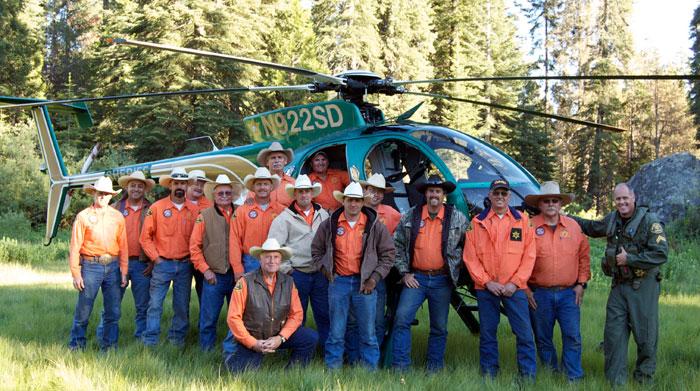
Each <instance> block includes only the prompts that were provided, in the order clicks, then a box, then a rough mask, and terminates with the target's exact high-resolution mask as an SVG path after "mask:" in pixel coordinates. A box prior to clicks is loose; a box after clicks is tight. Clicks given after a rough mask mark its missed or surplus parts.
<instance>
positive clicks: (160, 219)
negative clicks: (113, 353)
mask: <svg viewBox="0 0 700 391" xmlns="http://www.w3.org/2000/svg"><path fill="white" fill-rule="evenodd" d="M187 180H188V175H187V173H186V172H185V170H184V169H183V168H181V167H176V168H175V169H173V171H172V173H170V175H163V176H161V177H160V178H159V179H158V183H159V184H160V185H161V186H163V187H167V188H169V189H170V196H169V197H166V198H163V199H162V200H158V201H156V202H154V203H153V205H151V208H150V209H149V210H148V213H147V214H146V219H145V220H144V222H143V230H142V231H141V236H140V238H139V241H140V242H141V247H142V248H143V251H144V252H145V253H146V255H147V256H148V258H150V259H151V260H152V261H153V263H154V264H155V266H154V267H153V273H152V277H151V289H150V294H151V300H150V301H149V303H148V314H147V319H146V333H145V334H144V338H143V344H144V345H145V346H151V347H152V346H155V345H156V344H157V343H158V339H159V337H160V320H161V315H162V314H163V301H165V295H166V294H167V293H168V289H169V288H170V282H171V281H172V283H173V322H172V326H171V327H170V330H169V331H168V341H170V343H172V344H173V345H176V346H182V345H183V344H184V343H185V337H186V336H187V330H188V329H189V327H190V293H191V288H192V262H190V246H189V243H190V235H192V229H193V228H194V222H195V220H196V219H197V214H198V213H199V210H198V208H197V205H195V204H193V203H192V202H190V201H188V200H187V199H186V198H185V192H186V189H187Z"/></svg>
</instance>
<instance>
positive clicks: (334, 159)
mask: <svg viewBox="0 0 700 391" xmlns="http://www.w3.org/2000/svg"><path fill="white" fill-rule="evenodd" d="M319 151H323V152H325V153H326V156H328V168H334V169H336V170H341V171H347V170H348V164H347V159H346V156H345V144H341V145H334V146H332V147H327V148H321V149H319V150H316V151H314V152H312V153H311V154H310V155H309V157H308V158H307V159H306V161H305V162H304V164H303V165H302V167H301V170H299V173H300V174H306V175H309V174H310V173H312V172H313V169H312V168H311V156H313V155H314V154H316V152H319Z"/></svg>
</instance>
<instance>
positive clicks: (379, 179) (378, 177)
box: [360, 174, 396, 193]
mask: <svg viewBox="0 0 700 391" xmlns="http://www.w3.org/2000/svg"><path fill="white" fill-rule="evenodd" d="M360 184H361V185H362V186H372V187H376V188H377V189H382V190H384V192H385V193H391V192H392V191H394V190H396V189H394V188H393V187H391V186H389V187H387V186H386V179H384V175H382V174H372V176H371V177H369V178H367V180H366V181H360Z"/></svg>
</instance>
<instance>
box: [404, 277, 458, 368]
mask: <svg viewBox="0 0 700 391" xmlns="http://www.w3.org/2000/svg"><path fill="white" fill-rule="evenodd" d="M414 277H415V279H416V280H417V281H418V284H420V285H419V286H418V288H415V289H412V288H408V287H404V288H403V290H402V291H401V298H400V299H399V305H398V307H397V308H396V317H395V318H394V337H393V348H392V350H391V353H392V355H393V356H394V362H393V367H394V368H399V369H408V368H409V367H410V366H411V322H412V321H413V319H415V318H416V312H418V308H420V306H421V305H423V302H424V301H425V300H426V299H427V300H428V311H429V313H430V337H429V338H428V352H427V367H428V369H429V370H438V369H442V368H443V367H444V364H443V361H442V358H443V356H444V355H445V345H447V316H448V315H449V313H450V297H451V295H452V282H451V281H450V277H448V276H444V275H443V276H428V275H425V274H420V273H416V274H414Z"/></svg>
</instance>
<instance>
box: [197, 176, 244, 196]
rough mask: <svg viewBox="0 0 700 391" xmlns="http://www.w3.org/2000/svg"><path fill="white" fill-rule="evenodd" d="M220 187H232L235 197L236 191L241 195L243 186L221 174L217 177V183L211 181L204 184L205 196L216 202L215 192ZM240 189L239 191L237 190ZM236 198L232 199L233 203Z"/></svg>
mask: <svg viewBox="0 0 700 391" xmlns="http://www.w3.org/2000/svg"><path fill="white" fill-rule="evenodd" d="M219 185H229V186H231V190H233V193H234V197H235V193H236V190H238V192H239V193H240V190H241V187H242V186H241V184H240V183H238V182H231V179H229V177H228V175H226V174H219V176H217V177H216V180H215V181H209V182H207V183H205V184H204V196H205V197H207V199H209V200H212V201H213V200H214V190H216V188H217V187H219ZM236 187H238V189H236ZM234 197H231V202H233V200H234Z"/></svg>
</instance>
